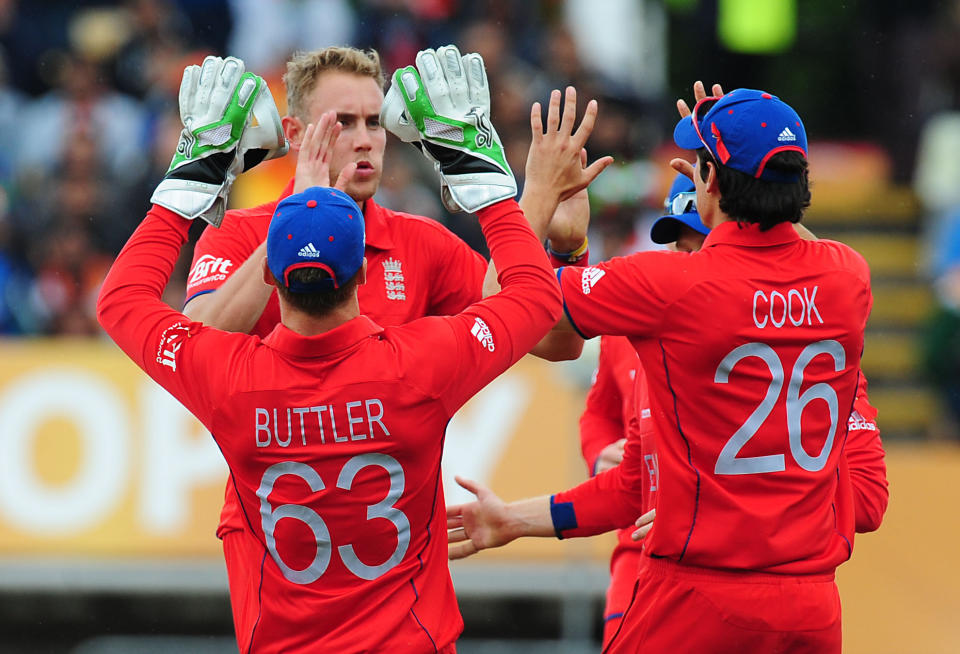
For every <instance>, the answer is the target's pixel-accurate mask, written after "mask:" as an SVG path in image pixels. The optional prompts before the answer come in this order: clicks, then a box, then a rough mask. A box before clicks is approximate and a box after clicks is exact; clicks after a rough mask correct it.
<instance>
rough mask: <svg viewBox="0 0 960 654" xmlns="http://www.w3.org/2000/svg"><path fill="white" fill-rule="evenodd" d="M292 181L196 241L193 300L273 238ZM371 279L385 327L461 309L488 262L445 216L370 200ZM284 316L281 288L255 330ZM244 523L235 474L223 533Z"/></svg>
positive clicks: (367, 296) (477, 289) (190, 285)
mask: <svg viewBox="0 0 960 654" xmlns="http://www.w3.org/2000/svg"><path fill="white" fill-rule="evenodd" d="M293 183H294V180H290V183H289V184H287V187H286V188H285V189H284V190H283V193H282V194H281V195H280V197H279V198H277V200H276V202H268V203H267V204H262V205H260V206H258V207H253V208H251V209H241V210H232V211H228V212H227V213H226V215H225V216H224V219H223V223H222V224H221V226H220V229H212V228H210V229H205V230H204V231H203V234H202V235H201V236H200V239H199V240H198V241H197V245H196V247H195V248H194V253H193V264H192V265H191V267H190V274H189V276H188V278H187V299H186V302H189V301H190V300H192V299H193V298H195V297H196V296H198V295H202V294H204V293H210V292H212V291H215V290H216V289H218V288H219V287H220V286H221V285H222V284H223V283H224V282H225V281H226V280H227V278H229V277H230V275H231V274H233V273H234V272H235V271H236V269H237V268H238V267H239V266H240V265H242V264H243V262H244V261H246V260H247V258H248V257H249V256H250V255H251V254H252V253H253V251H254V250H255V249H257V247H259V245H260V244H261V243H263V241H264V240H266V238H267V230H268V229H269V227H270V219H271V218H272V217H273V212H274V211H275V210H276V208H277V204H278V203H279V202H280V200H282V199H284V198H285V197H287V196H288V195H290V194H291V193H292V192H293ZM363 218H364V228H365V231H366V248H365V250H364V254H365V256H366V257H367V281H366V283H365V284H363V285H361V286H360V287H359V288H358V289H357V297H358V298H359V301H360V310H361V311H362V312H363V313H364V314H365V315H367V316H370V318H372V319H373V320H374V321H375V322H377V323H378V324H380V325H383V326H390V325H402V324H405V323H408V322H410V321H411V320H415V319H417V318H422V317H424V316H446V315H453V314H455V313H458V312H460V311H462V310H463V309H464V308H466V307H467V306H469V305H470V304H472V303H473V302H476V301H477V300H479V299H480V297H481V291H482V288H483V277H484V275H485V274H486V271H487V262H486V261H485V260H484V259H483V257H482V256H480V254H478V253H477V252H476V251H474V250H472V249H471V248H470V246H468V245H467V244H466V243H464V242H463V241H462V240H461V239H459V238H458V237H457V236H456V235H454V234H453V233H452V232H451V231H450V230H448V229H447V228H446V227H444V226H443V225H441V224H440V223H438V222H436V221H434V220H431V219H429V218H424V217H422V216H414V215H411V214H405V213H400V212H397V211H391V210H389V209H385V208H383V207H381V206H380V205H378V204H377V203H376V202H374V201H373V200H372V199H370V200H367V201H366V202H365V203H364V209H363ZM279 323H280V304H279V302H278V301H277V293H276V291H274V292H273V293H272V294H271V295H270V299H269V300H268V301H267V306H266V307H265V308H264V310H263V313H262V314H261V315H260V318H259V319H258V320H257V322H256V324H255V325H254V326H253V329H252V330H251V331H250V333H251V334H255V335H257V336H266V335H267V334H269V333H270V332H271V331H273V329H274V327H276V326H277V325H278V324H279ZM236 529H243V522H242V520H241V515H240V512H239V507H238V506H237V498H236V493H234V492H233V490H232V481H231V480H229V479H228V480H227V485H226V491H225V493H224V503H223V510H222V511H221V513H220V524H219V525H218V527H217V536H218V537H219V538H223V536H224V534H226V533H227V532H229V531H233V530H236Z"/></svg>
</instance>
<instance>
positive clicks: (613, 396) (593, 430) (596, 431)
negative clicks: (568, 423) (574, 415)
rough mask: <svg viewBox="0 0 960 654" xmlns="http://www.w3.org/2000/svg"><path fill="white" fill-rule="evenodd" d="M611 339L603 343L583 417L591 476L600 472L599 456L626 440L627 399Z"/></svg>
mask: <svg viewBox="0 0 960 654" xmlns="http://www.w3.org/2000/svg"><path fill="white" fill-rule="evenodd" d="M610 350H611V348H610V340H609V339H607V338H603V339H601V340H600V357H599V359H598V361H597V370H596V372H595V373H594V378H593V384H592V385H591V386H590V390H589V391H588V392H587V401H586V406H585V407H584V410H583V413H582V414H581V416H580V451H581V452H582V453H583V459H584V461H586V462H587V468H588V470H589V472H590V475H591V476H592V475H594V474H595V472H596V469H597V457H599V456H600V452H601V451H602V450H603V448H605V447H606V446H607V445H609V444H610V443H613V442H616V441H617V440H619V439H621V438H623V436H624V434H625V432H626V425H624V424H623V408H622V407H623V397H622V396H621V393H620V387H619V385H618V384H617V383H616V380H615V379H614V370H615V365H614V362H613V360H612V356H611V355H612V353H611V351H610Z"/></svg>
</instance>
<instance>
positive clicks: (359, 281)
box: [357, 257, 367, 286]
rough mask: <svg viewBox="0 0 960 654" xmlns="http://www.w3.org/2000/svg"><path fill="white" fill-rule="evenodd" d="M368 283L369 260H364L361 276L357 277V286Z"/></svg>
mask: <svg viewBox="0 0 960 654" xmlns="http://www.w3.org/2000/svg"><path fill="white" fill-rule="evenodd" d="M366 283H367V258H366V257H364V258H363V265H362V266H360V276H359V277H357V286H359V285H360V284H366Z"/></svg>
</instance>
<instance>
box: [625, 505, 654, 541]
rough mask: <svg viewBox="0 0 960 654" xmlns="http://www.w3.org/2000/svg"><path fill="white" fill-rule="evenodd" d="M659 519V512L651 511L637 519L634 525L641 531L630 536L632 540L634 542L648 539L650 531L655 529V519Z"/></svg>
mask: <svg viewBox="0 0 960 654" xmlns="http://www.w3.org/2000/svg"><path fill="white" fill-rule="evenodd" d="M656 517H657V510H656V509H650V510H649V511H647V512H646V513H644V514H643V515H642V516H640V517H639V518H637V521H636V522H635V523H634V524H635V525H636V526H637V527H639V529H637V530H636V531H634V532H633V533H632V534H630V538H632V539H633V540H643V539H644V538H646V537H647V534H649V533H650V530H651V529H653V519H654V518H656Z"/></svg>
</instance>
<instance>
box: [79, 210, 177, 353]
mask: <svg viewBox="0 0 960 654" xmlns="http://www.w3.org/2000/svg"><path fill="white" fill-rule="evenodd" d="M189 229H190V221H189V220H186V219H185V218H181V217H180V216H178V215H176V214H175V213H173V212H172V211H169V210H167V209H164V208H163V207H159V206H156V205H154V206H153V207H152V208H151V209H150V211H149V212H148V213H147V216H146V218H145V219H144V221H143V222H142V223H141V224H140V226H139V227H137V229H136V231H134V233H133V235H132V236H131V237H130V240H129V241H127V244H126V245H125V246H124V247H123V250H121V252H120V254H119V255H118V256H117V259H116V261H114V263H113V265H112V266H111V267H110V271H109V273H107V277H106V279H105V280H104V282H103V286H102V287H101V289H100V295H99V297H98V298H97V320H98V321H99V322H100V324H101V326H102V327H103V329H104V331H106V332H107V334H108V335H109V336H110V337H111V338H112V339H113V340H114V341H116V343H117V345H119V346H120V348H121V349H122V350H123V351H124V352H126V353H127V355H128V356H130V357H131V358H132V359H133V360H134V361H135V362H136V363H137V364H138V365H140V366H141V367H143V361H144V357H145V356H148V354H145V351H146V344H145V342H144V341H145V339H146V338H148V337H149V334H150V333H151V329H152V327H153V326H154V325H155V324H156V323H157V322H159V321H160V320H162V319H164V318H167V317H169V316H170V314H176V312H175V311H173V310H172V309H170V307H168V306H167V305H166V304H164V303H163V302H162V301H161V300H160V296H161V294H162V292H163V289H164V287H165V286H166V284H167V281H168V280H169V279H170V274H171V273H172V271H173V267H174V264H175V263H176V260H177V257H178V256H179V254H180V249H181V247H182V246H183V244H184V243H185V242H186V240H187V233H188V231H189Z"/></svg>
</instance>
